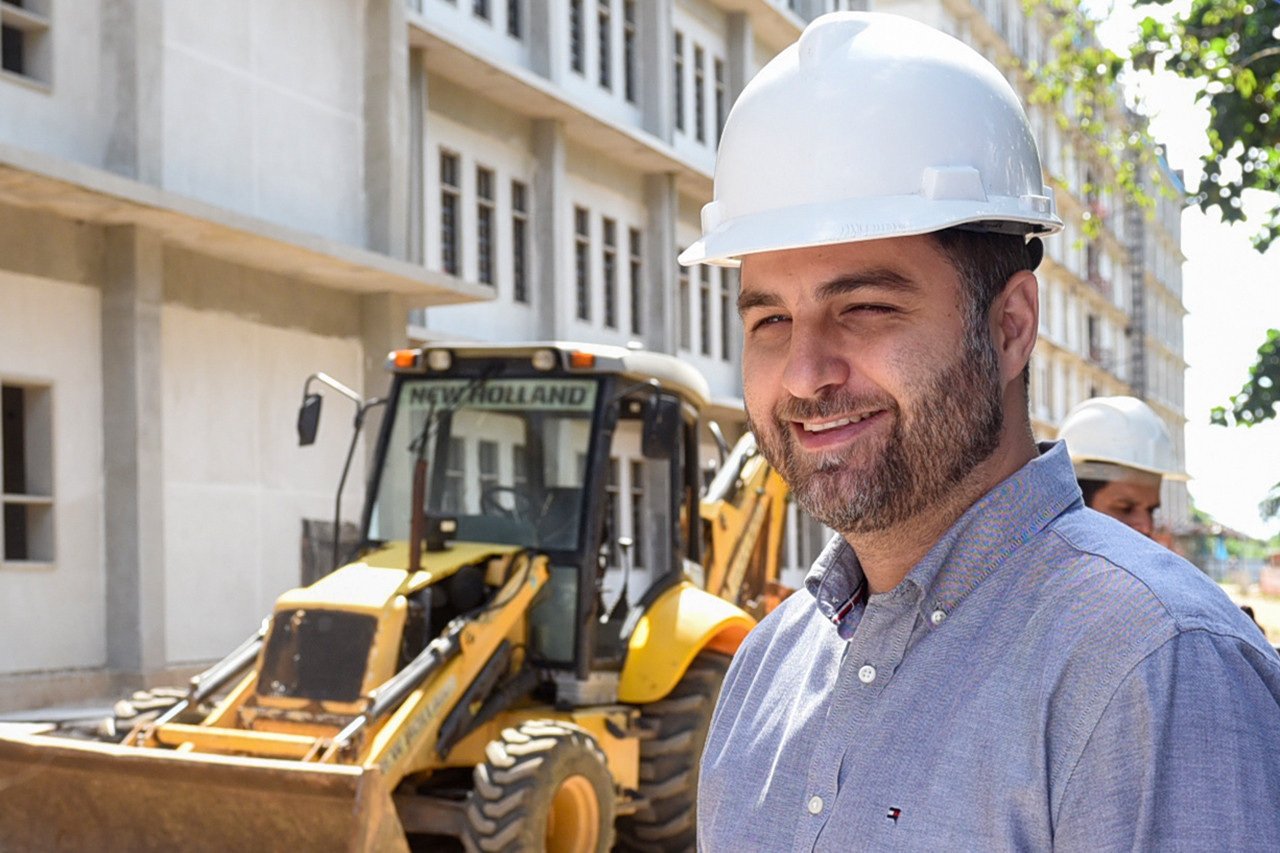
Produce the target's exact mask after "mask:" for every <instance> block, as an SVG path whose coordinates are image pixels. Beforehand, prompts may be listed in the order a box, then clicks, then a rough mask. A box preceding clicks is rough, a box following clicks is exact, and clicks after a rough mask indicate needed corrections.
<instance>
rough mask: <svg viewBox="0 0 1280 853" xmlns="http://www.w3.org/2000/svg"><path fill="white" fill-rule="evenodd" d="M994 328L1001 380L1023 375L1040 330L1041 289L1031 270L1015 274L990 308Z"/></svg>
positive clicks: (1007, 380)
mask: <svg viewBox="0 0 1280 853" xmlns="http://www.w3.org/2000/svg"><path fill="white" fill-rule="evenodd" d="M991 327H992V334H993V338H992V339H993V340H994V342H995V347H996V356H997V357H998V358H999V359H1000V379H1001V381H1002V382H1005V383H1007V382H1009V381H1011V380H1012V379H1014V378H1016V377H1018V376H1020V375H1022V371H1023V370H1024V369H1025V368H1026V366H1027V362H1029V361H1030V360H1031V351H1032V350H1033V349H1035V345H1036V334H1037V332H1038V330H1039V327H1040V287H1039V285H1038V284H1037V283H1036V277H1035V275H1034V274H1033V273H1031V272H1030V271H1028V270H1022V271H1020V272H1016V273H1014V274H1013V276H1012V277H1011V278H1010V279H1009V280H1008V281H1007V282H1005V285H1004V290H1002V291H1000V295H999V296H997V297H996V300H995V302H994V303H992V305H991Z"/></svg>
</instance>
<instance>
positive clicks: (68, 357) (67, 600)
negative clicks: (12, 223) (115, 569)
mask: <svg viewBox="0 0 1280 853" xmlns="http://www.w3.org/2000/svg"><path fill="white" fill-rule="evenodd" d="M100 316H101V299H100V296H99V293H98V291H97V290H96V289H94V288H92V287H88V286H85V285H81V284H71V283H67V282H64V281H56V280H50V279H43V278H37V277H35V276H28V275H18V274H14V273H8V272H0V381H3V382H5V383H6V384H9V383H15V384H19V385H39V386H47V387H48V388H49V389H50V393H51V394H52V419H51V422H52V428H53V442H52V443H53V459H52V465H53V499H54V505H53V515H54V524H55V531H56V532H55V539H54V560H53V562H52V563H33V564H23V563H3V562H0V675H10V674H14V673H23V672H31V671H38V670H43V669H47V668H58V669H84V668H92V667H99V666H102V664H103V663H104V661H105V657H106V653H105V650H104V647H103V633H104V624H105V623H104V606H105V604H104V575H103V569H102V549H103V530H102V510H103V507H102V491H103V476H102V466H103V446H102V431H101V422H102V382H101V376H102V374H101V351H102V350H101V339H100Z"/></svg>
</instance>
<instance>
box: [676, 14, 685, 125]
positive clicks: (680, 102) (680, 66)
mask: <svg viewBox="0 0 1280 853" xmlns="http://www.w3.org/2000/svg"><path fill="white" fill-rule="evenodd" d="M675 56H676V79H675V84H676V92H675V102H676V103H675V107H676V130H684V33H682V32H680V31H679V30H676V47H675Z"/></svg>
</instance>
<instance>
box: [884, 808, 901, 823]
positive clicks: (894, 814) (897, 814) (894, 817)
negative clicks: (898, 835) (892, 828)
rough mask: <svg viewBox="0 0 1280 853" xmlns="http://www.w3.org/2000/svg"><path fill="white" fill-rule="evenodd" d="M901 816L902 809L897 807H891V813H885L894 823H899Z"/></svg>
mask: <svg viewBox="0 0 1280 853" xmlns="http://www.w3.org/2000/svg"><path fill="white" fill-rule="evenodd" d="M901 816H902V809H897V808H891V809H889V813H888V814H887V815H885V817H887V818H889V820H891V821H893V822H894V823H897V822H898V818H900V817H901Z"/></svg>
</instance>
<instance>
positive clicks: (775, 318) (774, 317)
mask: <svg viewBox="0 0 1280 853" xmlns="http://www.w3.org/2000/svg"><path fill="white" fill-rule="evenodd" d="M786 319H787V318H786V316H785V315H782V314H770V315H769V316H768V317H761V318H760V319H759V320H756V321H755V322H754V323H752V324H751V331H753V332H754V331H756V330H757V329H763V328H765V327H766V326H776V325H777V324H778V323H782V322H785V321H786Z"/></svg>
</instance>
